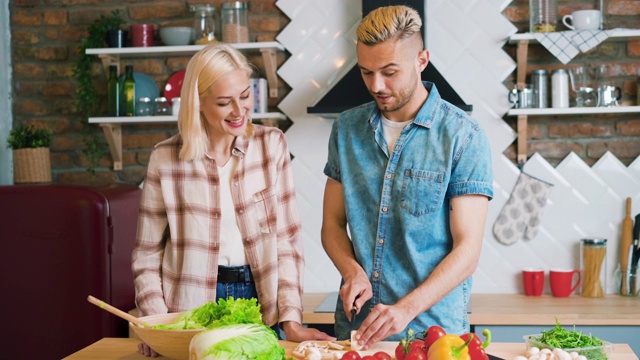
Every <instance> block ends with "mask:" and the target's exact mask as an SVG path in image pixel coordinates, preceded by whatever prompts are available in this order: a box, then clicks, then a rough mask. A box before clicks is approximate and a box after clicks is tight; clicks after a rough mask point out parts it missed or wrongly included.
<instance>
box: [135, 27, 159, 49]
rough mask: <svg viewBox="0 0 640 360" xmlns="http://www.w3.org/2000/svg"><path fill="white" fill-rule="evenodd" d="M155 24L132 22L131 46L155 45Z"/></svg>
mask: <svg viewBox="0 0 640 360" xmlns="http://www.w3.org/2000/svg"><path fill="white" fill-rule="evenodd" d="M153 30H154V28H153V24H132V25H131V46H133V47H148V46H153Z"/></svg>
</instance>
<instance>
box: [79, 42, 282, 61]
mask: <svg viewBox="0 0 640 360" xmlns="http://www.w3.org/2000/svg"><path fill="white" fill-rule="evenodd" d="M229 45H231V46H233V47H234V48H236V49H238V50H243V51H250V50H255V51H261V50H266V49H271V50H284V46H282V44H280V43H279V42H277V41H268V42H251V43H237V44H229ZM205 47H206V45H184V46H149V47H124V48H95V49H87V50H86V53H87V55H119V56H120V57H128V56H131V57H134V56H135V57H139V56H144V55H150V56H154V55H158V54H162V55H189V54H193V53H196V52H198V51H200V50H202V49H204V48H205Z"/></svg>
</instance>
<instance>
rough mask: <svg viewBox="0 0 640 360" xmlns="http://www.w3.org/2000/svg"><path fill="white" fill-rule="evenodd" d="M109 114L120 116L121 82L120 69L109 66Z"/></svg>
mask: <svg viewBox="0 0 640 360" xmlns="http://www.w3.org/2000/svg"><path fill="white" fill-rule="evenodd" d="M107 114H108V115H109V116H119V115H120V82H118V67H117V66H115V65H109V80H107Z"/></svg>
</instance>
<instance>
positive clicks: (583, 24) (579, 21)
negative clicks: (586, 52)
mask: <svg viewBox="0 0 640 360" xmlns="http://www.w3.org/2000/svg"><path fill="white" fill-rule="evenodd" d="M562 23H563V24H564V26H566V27H568V28H569V29H571V30H598V29H600V10H577V11H574V12H572V13H571V15H565V16H563V17H562Z"/></svg>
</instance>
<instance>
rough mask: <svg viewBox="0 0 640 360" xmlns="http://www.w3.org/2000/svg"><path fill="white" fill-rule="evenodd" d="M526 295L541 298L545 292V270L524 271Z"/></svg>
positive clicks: (523, 278) (523, 279)
mask: <svg viewBox="0 0 640 360" xmlns="http://www.w3.org/2000/svg"><path fill="white" fill-rule="evenodd" d="M522 281H523V283H524V294H525V295H527V296H540V295H542V290H544V270H538V269H526V270H522Z"/></svg>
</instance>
